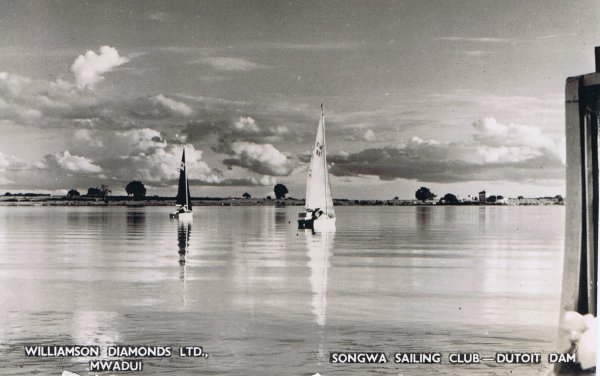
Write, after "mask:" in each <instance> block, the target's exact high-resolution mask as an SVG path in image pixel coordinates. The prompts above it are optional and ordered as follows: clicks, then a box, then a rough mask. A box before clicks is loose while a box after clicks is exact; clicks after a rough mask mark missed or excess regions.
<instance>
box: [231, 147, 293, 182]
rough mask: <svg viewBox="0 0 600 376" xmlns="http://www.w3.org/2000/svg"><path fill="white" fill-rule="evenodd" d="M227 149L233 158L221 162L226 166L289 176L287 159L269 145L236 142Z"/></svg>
mask: <svg viewBox="0 0 600 376" xmlns="http://www.w3.org/2000/svg"><path fill="white" fill-rule="evenodd" d="M228 147H229V150H228V154H230V155H232V156H233V158H228V159H225V160H224V161H223V163H224V164H225V165H227V166H239V167H243V168H246V169H248V170H250V171H253V172H256V173H259V174H265V175H275V176H284V175H289V174H290V172H291V168H290V167H289V162H288V158H287V157H286V156H285V155H284V154H283V153H281V152H280V151H279V150H277V149H276V148H275V147H274V146H273V145H271V144H255V143H252V142H245V141H236V142H233V143H231V145H229V146H228Z"/></svg>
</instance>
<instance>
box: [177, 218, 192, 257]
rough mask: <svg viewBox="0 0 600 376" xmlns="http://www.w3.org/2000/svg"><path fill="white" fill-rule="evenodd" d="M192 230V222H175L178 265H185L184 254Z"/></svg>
mask: <svg viewBox="0 0 600 376" xmlns="http://www.w3.org/2000/svg"><path fill="white" fill-rule="evenodd" d="M191 232H192V222H191V221H185V222H177V246H178V247H179V251H178V253H179V265H180V266H182V267H183V266H185V255H186V254H187V249H188V246H189V245H190V234H191Z"/></svg>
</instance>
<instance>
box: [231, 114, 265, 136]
mask: <svg viewBox="0 0 600 376" xmlns="http://www.w3.org/2000/svg"><path fill="white" fill-rule="evenodd" d="M233 128H234V129H235V130H237V131H239V132H249V133H258V132H259V129H258V126H257V125H256V121H255V120H254V119H252V118H251V117H250V116H240V118H239V119H237V120H235V121H234V122H233Z"/></svg>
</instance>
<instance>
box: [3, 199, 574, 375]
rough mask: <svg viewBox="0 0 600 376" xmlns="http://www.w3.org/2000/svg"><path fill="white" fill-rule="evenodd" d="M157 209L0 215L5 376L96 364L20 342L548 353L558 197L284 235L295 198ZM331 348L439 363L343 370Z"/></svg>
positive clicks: (276, 358)
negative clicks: (357, 360) (33, 351)
mask: <svg viewBox="0 0 600 376" xmlns="http://www.w3.org/2000/svg"><path fill="white" fill-rule="evenodd" d="M169 210H170V209H169V208H166V207H147V208H127V207H111V208H94V207H82V208H78V207H0V260H1V264H0V359H1V360H2V362H0V374H2V375H31V374H35V373H39V374H42V375H60V373H61V372H62V370H63V369H68V370H70V371H73V372H77V373H79V374H80V375H93V374H95V373H88V371H87V369H88V365H87V361H89V359H86V358H54V359H48V358H45V359H42V358H26V357H25V356H24V354H23V346H24V345H31V344H38V345H43V344H81V345H100V346H102V347H105V346H109V345H114V344H133V345H170V346H173V347H175V349H174V351H177V350H176V348H178V347H179V346H185V345H200V346H203V347H204V350H205V351H206V352H208V353H209V355H210V356H209V358H208V359H184V358H179V357H178V356H176V355H175V356H173V357H171V358H163V359H146V360H144V371H143V372H140V373H135V374H136V375H198V374H202V375H312V374H314V373H316V372H320V373H321V375H323V376H328V375H368V374H372V375H374V374H384V375H400V374H402V375H404V376H406V375H430V374H431V375H508V374H518V375H537V374H539V371H540V370H541V369H543V368H545V367H547V364H546V363H545V359H544V361H543V362H542V364H541V365H537V366H536V365H534V366H531V365H529V366H524V365H520V366H519V365H512V366H497V365H496V364H495V363H493V362H485V363H483V364H480V365H470V366H451V365H448V362H447V353H448V352H450V351H468V352H479V353H480V354H481V355H482V356H485V357H487V356H493V355H494V354H495V352H497V351H536V352H543V353H546V352H549V351H553V350H554V340H555V335H556V330H557V329H556V324H557V321H558V308H559V300H560V285H561V273H562V246H563V228H564V208H563V207H339V208H336V212H337V214H338V223H337V231H336V232H335V233H331V234H321V235H320V234H316V235H313V234H307V233H304V232H299V231H298V230H297V229H296V224H295V221H296V217H297V212H298V211H299V210H300V208H299V207H287V208H285V207H284V208H275V207H198V208H197V210H196V212H195V219H194V222H193V223H192V224H191V225H189V226H188V225H182V224H179V223H178V222H177V221H172V220H169V219H168V212H169ZM103 351H104V350H103ZM332 351H371V352H386V353H388V354H390V353H394V352H406V351H428V352H432V351H436V352H442V353H444V358H443V362H444V363H445V364H442V365H421V366H418V365H397V364H394V363H393V362H390V363H388V364H382V365H339V364H331V363H329V353H330V352H332ZM544 358H545V356H544ZM129 374H131V373H129Z"/></svg>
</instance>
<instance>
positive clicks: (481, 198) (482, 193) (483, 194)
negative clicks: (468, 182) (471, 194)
mask: <svg viewBox="0 0 600 376" xmlns="http://www.w3.org/2000/svg"><path fill="white" fill-rule="evenodd" d="M485 200H486V197H485V191H481V192H479V202H481V203H485Z"/></svg>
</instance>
